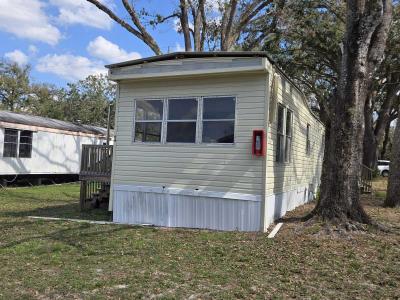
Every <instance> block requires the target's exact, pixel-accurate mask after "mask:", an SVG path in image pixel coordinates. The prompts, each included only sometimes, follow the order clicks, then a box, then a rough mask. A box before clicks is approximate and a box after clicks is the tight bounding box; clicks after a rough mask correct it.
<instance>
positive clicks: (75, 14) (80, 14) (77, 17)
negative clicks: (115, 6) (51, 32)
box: [50, 0, 112, 29]
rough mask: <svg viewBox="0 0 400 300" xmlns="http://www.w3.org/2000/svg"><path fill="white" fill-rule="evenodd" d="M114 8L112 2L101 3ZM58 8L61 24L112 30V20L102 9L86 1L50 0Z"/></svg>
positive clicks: (106, 0)
mask: <svg viewBox="0 0 400 300" xmlns="http://www.w3.org/2000/svg"><path fill="white" fill-rule="evenodd" d="M101 2H103V3H104V4H106V5H107V6H108V7H110V6H111V7H112V4H110V0H103V1H101ZM50 4H52V5H54V6H56V7H57V8H58V16H57V20H58V21H59V22H60V23H61V24H66V25H70V24H81V25H86V26H91V27H95V28H100V29H110V28H111V26H112V20H111V19H110V18H109V17H108V16H107V15H106V14H105V13H104V12H102V11H101V10H100V9H98V8H97V7H96V6H94V5H93V4H91V3H89V2H87V1H86V0H50Z"/></svg>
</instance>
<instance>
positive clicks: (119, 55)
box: [87, 36, 141, 63]
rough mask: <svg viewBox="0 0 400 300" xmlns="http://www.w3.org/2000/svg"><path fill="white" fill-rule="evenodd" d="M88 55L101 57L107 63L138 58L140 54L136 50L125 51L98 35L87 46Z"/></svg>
mask: <svg viewBox="0 0 400 300" xmlns="http://www.w3.org/2000/svg"><path fill="white" fill-rule="evenodd" d="M87 51H88V52H89V53H90V55H92V56H94V57H96V58H100V59H103V60H105V61H107V62H109V63H115V62H119V61H126V60H132V59H138V58H140V57H141V55H140V54H139V53H137V52H127V51H125V50H124V49H121V48H120V47H119V46H118V45H116V44H114V43H112V42H110V41H109V40H107V39H105V38H104V37H102V36H98V37H97V38H95V39H94V40H93V41H91V42H90V43H89V45H88V46H87Z"/></svg>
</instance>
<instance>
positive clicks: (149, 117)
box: [135, 100, 164, 142]
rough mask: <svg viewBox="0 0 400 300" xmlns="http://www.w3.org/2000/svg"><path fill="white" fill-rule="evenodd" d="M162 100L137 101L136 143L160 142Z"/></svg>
mask: <svg viewBox="0 0 400 300" xmlns="http://www.w3.org/2000/svg"><path fill="white" fill-rule="evenodd" d="M163 106H164V105H163V101H162V100H137V101H136V115H135V142H160V141H161V127H162V126H161V125H162V120H163V111H164V109H163Z"/></svg>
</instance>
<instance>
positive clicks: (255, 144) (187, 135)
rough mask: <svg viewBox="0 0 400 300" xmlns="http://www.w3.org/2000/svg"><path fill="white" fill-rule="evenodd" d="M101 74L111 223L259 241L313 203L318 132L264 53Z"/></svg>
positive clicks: (115, 68)
mask: <svg viewBox="0 0 400 300" xmlns="http://www.w3.org/2000/svg"><path fill="white" fill-rule="evenodd" d="M107 67H108V68H109V76H110V78H111V79H112V80H114V81H116V82H117V83H118V100H117V112H116V131H115V134H116V142H115V143H114V153H113V166H112V176H111V199H110V203H109V205H110V210H112V211H113V219H114V221H115V222H120V223H129V224H153V225H157V226H168V227H190V228H208V229H217V230H239V231H265V230H266V229H267V227H268V226H269V224H270V223H272V222H273V221H274V219H276V218H279V217H281V216H283V215H284V214H285V213H286V211H288V210H291V209H293V208H295V207H296V206H298V205H301V204H303V203H305V202H307V201H309V200H310V199H312V198H313V197H314V196H315V194H316V191H317V188H318V185H319V182H320V175H321V166H322V159H323V141H324V126H323V124H322V123H321V122H320V120H319V119H318V118H317V117H316V116H315V115H314V114H313V112H312V111H311V110H310V109H309V106H308V105H307V102H306V99H305V97H304V95H303V94H302V93H301V91H300V90H299V89H298V88H297V87H296V86H295V85H294V84H293V82H292V81H291V80H290V79H289V78H287V76H285V74H284V73H283V72H282V71H280V70H279V69H278V68H277V67H276V66H275V65H274V64H273V62H271V60H270V59H269V58H268V57H267V55H266V54H265V53H264V52H208V53H205V52H186V53H185V52H184V53H172V54H167V55H161V56H155V57H150V58H144V59H139V60H133V61H128V62H123V63H118V64H113V65H109V66H107Z"/></svg>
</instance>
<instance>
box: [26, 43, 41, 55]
mask: <svg viewBox="0 0 400 300" xmlns="http://www.w3.org/2000/svg"><path fill="white" fill-rule="evenodd" d="M28 50H29V53H30V54H32V55H35V54H36V53H38V52H39V49H38V48H37V47H36V46H35V45H29V47H28Z"/></svg>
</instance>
